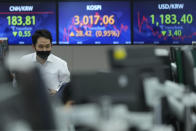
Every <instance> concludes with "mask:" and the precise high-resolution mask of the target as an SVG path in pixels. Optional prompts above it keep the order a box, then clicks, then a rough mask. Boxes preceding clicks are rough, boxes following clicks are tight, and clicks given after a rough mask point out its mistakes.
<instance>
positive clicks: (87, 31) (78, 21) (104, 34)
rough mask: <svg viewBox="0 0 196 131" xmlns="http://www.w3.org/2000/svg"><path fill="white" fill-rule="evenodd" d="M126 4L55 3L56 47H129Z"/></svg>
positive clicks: (127, 3)
mask: <svg viewBox="0 0 196 131" xmlns="http://www.w3.org/2000/svg"><path fill="white" fill-rule="evenodd" d="M130 8H131V5H130V2H129V1H104V2H103V1H96V2H95V1H93V2H92V1H88V2H87V1H82V2H59V43H60V44H81V45H82V44H131V29H130V28H131V9H130Z"/></svg>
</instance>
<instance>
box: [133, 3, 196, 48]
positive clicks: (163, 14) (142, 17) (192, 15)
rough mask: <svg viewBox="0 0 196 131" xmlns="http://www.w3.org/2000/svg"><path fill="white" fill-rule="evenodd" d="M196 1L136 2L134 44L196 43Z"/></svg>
mask: <svg viewBox="0 0 196 131" xmlns="http://www.w3.org/2000/svg"><path fill="white" fill-rule="evenodd" d="M195 4H196V1H189V0H183V1H182V0H175V1H174V0H166V1H161V0H154V1H152V0H151V1H135V2H134V15H133V17H134V22H133V23H134V25H133V30H134V33H133V34H134V35H133V44H171V45H174V44H178V45H180V44H193V43H196V8H195Z"/></svg>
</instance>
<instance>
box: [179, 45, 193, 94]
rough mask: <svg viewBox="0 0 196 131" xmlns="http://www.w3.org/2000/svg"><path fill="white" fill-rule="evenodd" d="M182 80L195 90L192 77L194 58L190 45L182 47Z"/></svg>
mask: <svg viewBox="0 0 196 131" xmlns="http://www.w3.org/2000/svg"><path fill="white" fill-rule="evenodd" d="M182 67H183V70H182V71H183V82H184V84H185V85H187V86H188V87H189V88H190V89H191V90H192V91H196V88H195V78H194V58H193V55H192V52H191V48H190V47H184V48H182Z"/></svg>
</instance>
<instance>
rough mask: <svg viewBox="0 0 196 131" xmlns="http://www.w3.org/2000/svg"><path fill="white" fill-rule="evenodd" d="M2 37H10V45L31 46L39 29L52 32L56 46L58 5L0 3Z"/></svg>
mask: <svg viewBox="0 0 196 131" xmlns="http://www.w3.org/2000/svg"><path fill="white" fill-rule="evenodd" d="M0 26H1V28H0V37H8V38H9V39H8V43H9V45H27V44H28V45H31V44H32V39H31V37H32V35H33V34H34V32H35V31H36V30H38V29H47V30H49V31H50V32H51V35H52V38H53V41H52V43H53V44H56V41H57V40H56V3H55V2H52V1H50V2H49V1H48V2H46V1H27V0H24V1H19V0H17V1H6V2H0Z"/></svg>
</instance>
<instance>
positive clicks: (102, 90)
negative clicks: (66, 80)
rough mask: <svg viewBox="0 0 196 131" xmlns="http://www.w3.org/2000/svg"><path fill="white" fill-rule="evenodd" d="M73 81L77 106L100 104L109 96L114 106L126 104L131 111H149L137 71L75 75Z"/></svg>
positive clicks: (72, 91) (72, 89) (72, 90)
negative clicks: (92, 103) (91, 103)
mask: <svg viewBox="0 0 196 131" xmlns="http://www.w3.org/2000/svg"><path fill="white" fill-rule="evenodd" d="M71 79H72V81H71V88H70V89H71V97H72V100H73V101H74V102H75V103H76V104H81V103H88V102H99V101H100V99H101V98H102V97H105V96H107V97H109V98H110V99H111V101H112V102H113V103H114V104H116V103H117V104H119V103H120V104H126V105H127V106H128V108H129V110H132V111H133V110H134V111H145V110H148V108H147V106H146V103H145V99H144V98H145V97H144V91H143V84H142V79H141V77H140V76H139V74H138V72H137V71H134V70H132V71H130V70H127V71H124V72H117V71H116V72H111V73H86V74H73V75H72V78H71Z"/></svg>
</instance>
